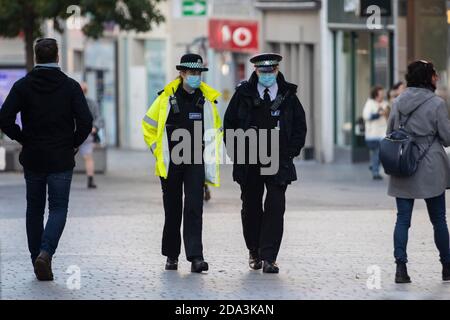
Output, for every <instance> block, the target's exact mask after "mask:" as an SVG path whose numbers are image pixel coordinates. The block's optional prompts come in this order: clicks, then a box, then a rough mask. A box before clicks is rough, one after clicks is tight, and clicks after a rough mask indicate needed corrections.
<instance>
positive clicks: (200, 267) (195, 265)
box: [191, 259, 209, 273]
mask: <svg viewBox="0 0 450 320" xmlns="http://www.w3.org/2000/svg"><path fill="white" fill-rule="evenodd" d="M208 269H209V265H208V263H206V262H205V261H204V260H203V259H197V260H194V261H192V266H191V272H193V273H202V272H204V271H208Z"/></svg>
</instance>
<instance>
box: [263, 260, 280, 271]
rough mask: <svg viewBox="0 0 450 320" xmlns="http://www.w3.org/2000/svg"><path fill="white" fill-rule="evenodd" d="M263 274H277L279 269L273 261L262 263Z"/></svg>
mask: <svg viewBox="0 0 450 320" xmlns="http://www.w3.org/2000/svg"><path fill="white" fill-rule="evenodd" d="M263 272H264V273H279V272H280V268H278V265H277V263H276V262H275V261H264V267H263Z"/></svg>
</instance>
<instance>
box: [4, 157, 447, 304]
mask: <svg viewBox="0 0 450 320" xmlns="http://www.w3.org/2000/svg"><path fill="white" fill-rule="evenodd" d="M109 168H110V170H109V172H108V174H107V175H106V176H100V177H98V184H99V186H100V189H98V190H96V191H87V190H86V189H85V178H84V177H83V176H81V175H77V176H75V178H74V182H73V188H72V197H71V203H70V213H69V221H68V224H67V228H66V230H65V233H64V235H63V238H62V240H61V243H60V247H59V250H58V252H57V255H56V256H55V258H54V263H53V264H54V272H55V277H56V279H55V282H53V283H40V282H38V281H36V280H35V278H34V275H33V272H32V268H31V263H30V261H29V257H28V251H27V247H26V235H25V219H24V215H25V201H24V196H25V190H24V182H23V178H22V176H21V175H19V174H10V173H7V174H5V173H3V174H0V230H1V232H0V241H1V246H0V248H1V252H0V258H1V263H0V266H1V272H0V275H1V278H0V282H1V286H0V289H1V291H0V295H1V298H2V299H450V284H443V283H442V282H441V276H440V271H441V269H440V268H441V267H440V263H439V261H438V254H437V251H436V249H435V247H434V244H433V234H432V227H431V224H430V223H429V221H428V217H427V214H426V211H425V206H424V204H423V203H419V202H418V203H417V209H416V211H415V212H414V220H413V227H412V230H411V234H410V244H409V251H410V266H409V268H410V274H411V277H412V279H413V284H411V285H395V284H393V277H394V267H395V266H394V264H393V258H392V231H393V227H394V222H395V209H394V201H393V199H390V198H388V197H387V196H386V181H383V182H373V181H371V180H370V179H369V178H370V174H369V171H368V169H367V165H337V164H334V165H320V164H316V163H304V162H302V163H299V164H298V171H299V176H300V179H301V180H300V182H298V183H296V184H294V185H293V186H292V187H291V188H290V189H289V191H288V196H287V197H288V204H287V213H286V227H285V229H286V230H285V237H284V240H283V245H282V250H281V252H280V258H279V264H280V267H281V273H280V274H279V275H263V274H262V273H260V272H251V271H249V270H248V268H247V261H246V260H247V252H246V249H245V245H244V241H243V237H242V234H241V223H240V213H239V210H240V203H239V192H238V188H237V186H236V185H235V184H234V183H233V182H232V181H231V179H230V175H231V170H230V169H231V168H229V167H226V168H224V172H223V180H224V182H223V184H224V185H223V187H222V188H221V189H219V190H213V200H212V201H211V202H210V203H208V204H207V205H206V206H205V214H204V245H205V254H206V258H207V259H208V261H209V263H210V267H211V270H210V272H209V273H208V274H204V275H197V274H190V272H189V269H190V265H189V264H188V263H187V262H185V261H184V260H181V266H180V271H179V272H164V271H163V266H164V259H163V258H162V257H161V256H160V240H161V230H162V224H163V209H162V201H161V191H160V185H159V181H158V180H157V179H156V178H155V177H154V176H153V160H152V158H151V155H150V154H147V153H139V152H130V151H116V150H112V151H111V152H110V153H109ZM370 267H372V269H370V270H369V271H371V272H372V273H371V274H368V273H367V271H368V268H370ZM378 274H379V277H377V275H378ZM78 278H79V279H80V280H81V281H80V282H79V283H78V282H77V279H78ZM369 278H370V279H374V281H369V284H371V285H369V287H370V288H372V289H369V287H368V285H367V282H368V279H369ZM377 279H380V282H379V283H378V282H377ZM78 284H79V286H78ZM378 284H379V286H378ZM373 287H375V288H373ZM377 288H378V289H377Z"/></svg>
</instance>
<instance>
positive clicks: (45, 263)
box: [34, 251, 53, 281]
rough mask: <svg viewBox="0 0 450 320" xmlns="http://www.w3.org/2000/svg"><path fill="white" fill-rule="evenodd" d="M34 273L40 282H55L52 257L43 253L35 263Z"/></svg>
mask: <svg viewBox="0 0 450 320" xmlns="http://www.w3.org/2000/svg"><path fill="white" fill-rule="evenodd" d="M34 273H35V275H36V278H37V279H38V280H39V281H53V272H52V257H50V255H49V254H48V253H47V252H45V251H41V253H40V254H39V256H38V257H37V259H36V262H35V263H34Z"/></svg>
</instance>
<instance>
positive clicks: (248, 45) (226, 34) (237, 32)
mask: <svg viewBox="0 0 450 320" xmlns="http://www.w3.org/2000/svg"><path fill="white" fill-rule="evenodd" d="M258 37H259V34H258V22H256V21H236V20H221V19H211V20H209V46H210V47H211V48H213V49H218V50H228V51H241V52H255V51H258V49H259V48H258Z"/></svg>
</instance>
